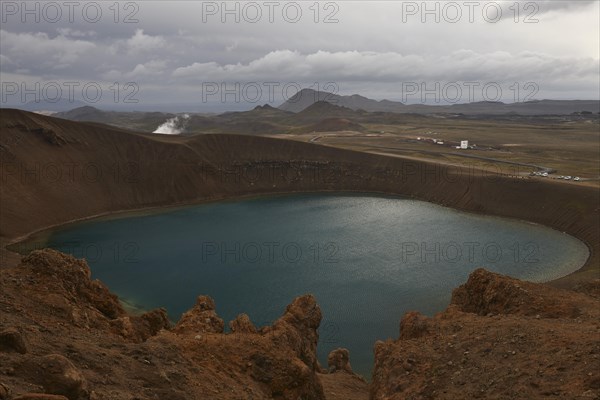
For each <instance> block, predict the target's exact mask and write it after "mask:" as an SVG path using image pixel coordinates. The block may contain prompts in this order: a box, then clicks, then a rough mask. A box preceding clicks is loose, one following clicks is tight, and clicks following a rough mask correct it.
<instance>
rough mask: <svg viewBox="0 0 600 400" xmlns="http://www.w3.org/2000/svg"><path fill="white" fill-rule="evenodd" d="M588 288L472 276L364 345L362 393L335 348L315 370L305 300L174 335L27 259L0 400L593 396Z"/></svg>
mask: <svg viewBox="0 0 600 400" xmlns="http://www.w3.org/2000/svg"><path fill="white" fill-rule="evenodd" d="M599 287H600V285H598V281H594V282H591V283H590V284H588V285H586V286H585V287H584V288H582V290H584V291H585V292H586V293H576V292H572V291H565V290H559V289H555V288H551V287H547V286H544V285H537V284H532V283H527V282H521V281H518V280H515V279H511V278H507V277H503V276H500V275H496V274H493V273H490V272H487V271H485V270H482V269H480V270H477V271H475V272H474V273H473V274H472V275H471V277H470V278H469V281H468V282H467V283H466V284H465V285H463V286H461V287H460V288H458V289H456V290H455V291H454V294H453V298H452V304H451V305H450V306H449V307H448V309H447V310H446V311H444V312H442V313H440V314H438V315H436V316H435V317H433V318H427V317H425V316H423V315H421V314H419V313H416V312H412V313H408V314H406V315H405V316H404V318H403V319H402V321H401V323H400V333H399V338H398V340H395V341H392V340H388V341H387V342H378V343H376V344H375V357H376V360H375V369H374V374H373V377H372V383H371V385H370V388H369V386H368V384H367V382H365V381H364V380H363V379H361V378H360V377H358V376H356V375H354V374H353V372H352V369H351V366H350V355H349V354H348V352H347V351H346V350H345V349H337V350H335V351H334V352H332V353H331V354H330V356H329V360H328V367H327V369H326V370H325V369H323V368H321V366H319V364H318V362H317V359H316V346H317V341H318V327H319V324H320V321H321V311H320V309H319V306H318V305H317V303H316V300H315V299H314V297H312V296H310V295H307V296H302V297H299V298H297V299H295V300H294V301H293V302H292V303H291V304H290V305H289V306H288V307H287V309H286V311H285V313H284V314H283V315H282V317H281V318H279V319H278V320H277V321H275V323H274V324H273V325H272V326H267V327H256V326H254V325H253V324H252V321H251V320H250V319H249V318H248V316H246V315H244V314H241V315H239V316H238V317H237V318H236V319H235V320H234V321H231V322H229V323H228V325H229V327H230V330H231V333H223V331H224V327H225V321H223V320H222V319H221V318H220V317H219V316H218V315H217V314H216V312H215V305H214V302H213V300H212V299H211V298H209V297H206V296H200V297H198V299H197V302H196V304H195V305H194V307H193V308H192V309H190V310H189V311H188V312H186V313H185V314H184V315H183V316H182V318H181V319H180V321H179V322H178V323H176V324H172V323H171V322H170V321H169V320H168V318H167V315H166V313H165V311H164V310H154V311H150V312H148V313H145V314H143V315H140V316H132V315H130V314H128V313H127V312H126V311H125V310H124V309H123V308H122V306H121V305H120V303H119V301H118V299H117V297H116V296H114V295H113V294H111V293H110V292H109V291H108V289H107V288H106V287H105V286H104V285H103V284H102V283H100V282H98V281H92V280H91V279H90V271H89V267H88V266H87V264H86V263H85V262H84V261H81V260H77V259H75V258H73V257H70V256H67V255H64V254H62V253H59V252H56V251H53V250H41V251H35V252H32V253H31V254H30V255H29V256H27V257H24V258H23V260H22V262H21V263H20V264H19V265H18V266H17V267H14V268H9V269H0V400H4V399H14V400H16V399H20V400H28V399H29V400H32V399H38V400H65V399H69V400H78V399H102V400H103V399H110V400H121V399H122V400H133V399H139V400H150V399H160V400H183V399H210V400H212V399H244V400H246V399H290V400H298V399H305V400H312V399H314V400H322V399H328V400H331V399H335V400H337V399H340V400H342V399H343V400H365V399H368V398H372V399H440V398H441V399H444V398H447V399H462V398H514V399H530V398H569V399H572V398H598V396H599V395H600V373H598V372H597V371H599V370H600V359H599V357H600V343H599V340H598V339H599V338H600V320H599V318H600V303H599V301H598V299H597V298H596V297H594V295H596V296H597V293H598V292H599V290H598V288H599ZM44 393H46V394H44Z"/></svg>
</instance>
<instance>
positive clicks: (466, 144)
mask: <svg viewBox="0 0 600 400" xmlns="http://www.w3.org/2000/svg"><path fill="white" fill-rule="evenodd" d="M460 148H461V149H468V148H469V141H468V140H461V141H460Z"/></svg>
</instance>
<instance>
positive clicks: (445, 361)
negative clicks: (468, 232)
mask: <svg viewBox="0 0 600 400" xmlns="http://www.w3.org/2000/svg"><path fill="white" fill-rule="evenodd" d="M595 285H596V286H598V285H600V282H599V281H597V282H596V283H595ZM599 317H600V302H599V301H598V299H597V298H594V297H592V296H588V295H585V294H580V293H574V292H571V291H565V290H560V289H555V288H551V287H549V286H545V285H539V284H533V283H528V282H523V281H519V280H517V279H512V278H509V277H505V276H501V275H497V274H494V273H491V272H487V271H485V270H483V269H479V270H476V271H475V272H473V273H472V274H471V276H470V277H469V280H468V282H467V283H466V284H464V285H462V286H460V287H459V288H457V289H455V290H454V292H453V296H452V302H451V304H450V306H449V307H448V309H447V310H446V311H444V312H442V313H439V314H437V315H436V316H435V317H433V318H427V317H425V316H422V315H420V314H419V313H416V312H415V313H408V314H406V315H405V316H404V318H403V319H402V321H401V323H400V338H399V339H398V340H396V341H387V342H378V343H377V344H376V345H375V370H374V373H373V382H372V386H371V398H372V399H373V400H379V399H386V400H388V399H389V400H395V399H398V400H400V399H402V400H404V399H459V398H470V399H476V398H482V399H489V398H498V399H500V398H501V399H509V398H510V399H537V398H572V399H574V398H582V399H583V398H590V399H591V398H598V396H600V373H598V371H600V342H599V341H598V338H599V337H600V323H599V321H600V320H599Z"/></svg>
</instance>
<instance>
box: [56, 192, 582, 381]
mask: <svg viewBox="0 0 600 400" xmlns="http://www.w3.org/2000/svg"><path fill="white" fill-rule="evenodd" d="M49 246H50V247H53V248H56V249H58V250H61V251H64V252H67V253H71V254H73V255H75V256H77V257H86V258H87V260H88V262H89V264H90V266H91V268H92V272H93V275H94V278H98V279H100V280H102V281H103V282H105V283H106V284H107V285H108V287H109V288H110V289H111V290H112V291H113V292H115V293H116V294H118V295H119V296H121V297H122V298H124V299H125V300H126V301H128V302H130V303H133V304H136V305H139V306H141V307H143V308H146V309H151V308H155V307H165V308H166V309H167V310H168V312H169V315H170V316H171V318H172V319H173V320H177V319H178V318H179V316H180V315H181V314H182V313H183V312H184V311H186V310H187V309H189V308H191V307H192V305H193V304H194V303H195V299H196V297H197V296H198V295H200V294H207V295H210V296H212V297H213V298H214V299H215V301H216V304H217V312H218V314H219V315H220V316H221V317H222V318H223V319H225V321H226V322H227V321H230V320H232V319H234V318H235V316H236V315H237V314H239V313H242V312H245V313H247V314H248V315H249V316H250V318H251V319H252V321H253V322H254V323H255V324H256V325H258V326H262V325H267V324H270V323H271V322H272V321H273V320H274V319H276V318H278V317H279V316H280V315H281V314H282V313H283V312H284V310H285V307H286V305H287V304H289V303H290V302H291V301H292V299H293V298H294V297H296V296H299V295H302V294H305V293H312V294H314V295H315V296H316V298H317V300H318V302H319V304H320V306H321V308H322V311H323V315H324V318H323V321H322V323H321V328H320V343H319V358H320V360H321V363H322V364H323V365H325V366H326V357H327V354H328V352H329V351H330V350H332V349H334V348H337V347H346V348H348V349H349V350H350V357H351V363H352V366H353V368H354V370H355V371H357V372H359V373H361V374H363V375H365V376H367V377H368V376H370V371H371V367H372V363H373V355H372V349H373V344H374V342H375V341H376V340H378V339H386V338H396V337H397V336H398V327H399V321H400V318H401V317H402V315H403V314H404V313H405V312H406V311H409V310H419V311H421V312H423V313H424V314H428V315H432V314H433V313H435V312H438V311H441V310H443V309H444V308H445V307H446V306H447V304H448V302H449V300H450V296H451V291H452V289H453V288H455V287H456V286H458V285H460V284H462V283H463V282H464V281H465V280H466V279H467V277H468V275H469V273H470V272H471V271H473V270H474V269H475V268H477V267H480V266H485V267H486V268H487V269H489V270H492V271H496V272H500V273H503V274H507V275H511V276H514V277H517V278H522V279H527V280H531V281H546V280H551V279H555V278H558V277H560V276H563V275H565V274H568V273H569V272H572V271H574V270H576V269H578V268H579V267H581V266H582V265H583V263H584V262H585V260H586V259H587V256H588V250H587V247H586V246H585V245H584V244H583V243H582V242H580V241H578V240H576V239H574V238H573V237H571V236H568V235H566V234H563V233H560V232H557V231H554V230H551V229H549V228H545V227H542V226H538V225H533V224H529V223H526V222H520V221H512V220H506V219H499V218H493V217H486V216H480V215H472V214H466V213H462V212H458V211H455V210H451V209H448V208H443V207H440V206H436V205H433V204H430V203H425V202H420V201H415V200H408V199H399V198H389V197H374V196H370V195H340V194H335V195H334V194H331V195H324V194H318V195H293V196H280V197H269V198H261V199H252V200H243V201H235V202H223V203H214V204H204V205H198V206H193V207H186V208H179V209H173V210H168V211H164V212H161V213H157V214H153V215H144V216H129V217H125V218H118V219H110V220H97V221H91V222H86V223H81V224H77V225H72V226H69V227H67V228H65V229H63V230H60V231H56V232H54V233H52V234H51V236H50V238H49Z"/></svg>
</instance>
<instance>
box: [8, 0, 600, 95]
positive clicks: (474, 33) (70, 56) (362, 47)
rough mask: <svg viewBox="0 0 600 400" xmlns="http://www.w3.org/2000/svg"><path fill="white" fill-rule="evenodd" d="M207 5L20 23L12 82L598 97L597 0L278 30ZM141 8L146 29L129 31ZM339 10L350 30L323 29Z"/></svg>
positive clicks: (368, 17)
mask: <svg viewBox="0 0 600 400" xmlns="http://www.w3.org/2000/svg"><path fill="white" fill-rule="evenodd" d="M206 3H207V2H193V3H192V2H177V1H174V2H169V3H166V2H165V3H161V2H139V3H135V4H137V6H136V7H137V8H135V9H127V10H126V9H121V10H120V13H119V15H118V19H119V21H118V22H117V23H115V22H114V18H115V16H114V15H113V14H111V10H109V9H108V6H109V5H110V4H112V3H110V4H108V3H102V5H103V10H102V11H103V18H102V19H101V20H100V21H98V22H96V23H90V22H89V21H86V20H85V19H84V18H82V17H81V15H80V14H77V13H75V17H76V18H75V19H74V21H73V22H69V21H59V22H56V23H51V22H48V21H44V19H43V18H42V20H41V21H40V22H39V23H34V22H32V21H28V22H27V23H21V19H20V16H19V15H16V16H10V17H11V18H8V20H7V21H6V23H3V27H2V32H1V39H0V40H1V44H2V46H1V49H0V65H1V68H2V80H3V81H6V80H8V79H12V80H22V81H26V82H34V81H41V82H45V81H49V80H57V81H67V80H79V81H82V82H87V81H98V82H101V83H102V85H110V83H111V82H129V81H134V82H136V83H137V84H139V87H140V92H139V97H140V100H141V101H142V102H145V103H161V102H165V103H168V102H172V101H175V100H177V101H180V100H182V99H183V100H182V101H188V100H189V101H194V100H195V99H196V98H197V96H198V91H199V89H200V88H201V84H202V82H207V81H209V82H212V81H227V82H234V81H238V82H252V81H260V82H264V81H271V82H281V83H286V82H299V83H302V84H304V85H311V84H313V83H318V84H325V83H326V82H330V81H332V82H336V84H337V85H338V87H339V90H340V92H342V93H343V94H352V93H356V92H358V93H361V94H364V95H366V96H371V97H375V98H383V97H389V98H393V97H397V96H395V91H396V88H397V87H399V86H400V85H401V84H402V82H405V81H419V82H421V81H422V82H432V83H433V82H437V81H439V82H449V81H480V82H496V81H497V82H502V84H506V85H509V84H510V82H513V83H514V82H519V83H521V82H530V81H533V82H537V83H538V84H539V87H540V96H541V97H556V98H562V97H564V98H572V97H573V96H575V97H580V98H593V97H597V95H598V90H599V87H600V83H599V82H598V80H599V78H598V68H599V61H598V60H599V58H600V56H599V51H598V48H599V47H600V40H599V39H598V38H599V36H600V30H599V27H598V21H597V15H598V12H599V6H598V2H596V1H537V2H521V3H520V5H521V8H520V13H519V20H518V21H517V22H515V20H514V17H515V15H514V14H513V13H512V11H511V9H510V8H509V7H511V6H513V4H514V2H513V1H502V2H494V3H495V4H498V5H499V6H500V7H501V8H502V10H503V18H502V20H501V21H498V22H496V23H492V22H489V21H486V20H485V19H484V18H482V14H481V10H482V9H483V8H484V7H485V4H487V3H490V2H481V3H478V4H479V5H478V8H477V11H478V12H476V13H475V14H474V16H475V18H474V21H468V19H466V16H467V10H466V9H465V8H464V7H463V9H462V10H461V11H462V12H463V18H462V19H461V20H460V21H458V22H451V21H448V20H447V19H448V18H447V17H448V16H444V15H441V16H440V17H441V18H440V21H439V22H435V18H432V16H428V19H427V20H426V21H425V23H424V22H423V21H422V18H421V17H422V15H420V13H416V14H415V15H410V16H406V15H403V11H405V10H406V6H407V2H367V1H364V2H336V3H335V4H336V5H337V8H331V9H325V4H326V3H325V2H323V3H320V6H321V8H320V10H319V15H318V19H319V21H318V22H317V23H316V22H315V21H314V18H315V14H314V12H313V10H311V9H309V7H310V6H311V5H312V4H313V3H312V2H311V3H301V7H302V13H303V14H302V18H301V19H300V20H299V21H298V22H297V23H290V22H288V21H286V20H285V19H284V18H282V14H277V13H275V14H274V17H275V18H274V21H273V22H270V21H268V20H267V15H266V13H265V9H263V18H262V19H261V20H260V21H258V22H257V23H250V22H249V21H245V20H244V18H243V15H241V18H240V21H239V22H238V23H236V22H235V21H234V18H233V17H232V16H231V15H229V16H226V18H227V21H226V22H225V23H223V22H222V21H221V18H222V16H221V15H219V14H218V13H217V14H215V15H212V14H211V15H206V14H205V13H203V4H206ZM208 3H210V2H208ZM413 3H414V4H417V5H420V4H422V2H413ZM446 3H447V2H446ZM446 3H444V2H439V3H438V4H439V9H440V10H442V9H443V7H444V4H446ZM456 3H458V4H462V3H463V2H460V1H459V2H456ZM527 3H534V4H535V5H536V7H537V8H536V13H535V15H534V16H533V17H535V19H536V20H537V22H536V23H524V21H523V18H524V16H526V15H528V13H527V11H529V12H531V10H533V9H528V10H526V9H524V5H525V4H527ZM215 4H217V5H219V4H221V2H217V3H215ZM238 4H239V6H238V7H240V8H241V7H243V5H244V3H238ZM258 4H262V3H261V2H258ZM285 4H286V3H280V5H281V8H283V6H284V5H285ZM299 4H300V3H299ZM428 4H431V2H429V3H428ZM204 7H206V5H204ZM430 7H431V6H430ZM132 11H135V13H133V14H132V16H133V20H134V21H133V22H131V21H130V23H125V21H124V19H125V17H126V16H128V15H129V14H130V13H131V12H132ZM204 11H205V10H204ZM332 11H335V15H334V17H335V18H336V19H337V20H338V22H337V23H330V24H326V23H323V20H324V18H325V16H326V15H327V14H328V13H330V12H332ZM419 11H423V10H419ZM5 17H6V16H5ZM434 17H435V16H434ZM135 20H137V22H136V21H135ZM186 99H187V100H186Z"/></svg>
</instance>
